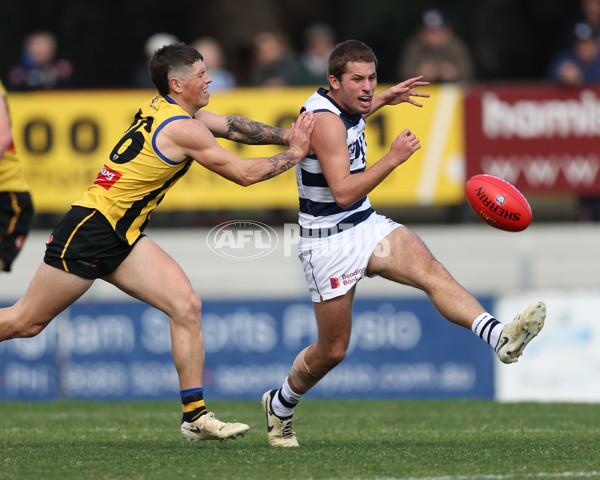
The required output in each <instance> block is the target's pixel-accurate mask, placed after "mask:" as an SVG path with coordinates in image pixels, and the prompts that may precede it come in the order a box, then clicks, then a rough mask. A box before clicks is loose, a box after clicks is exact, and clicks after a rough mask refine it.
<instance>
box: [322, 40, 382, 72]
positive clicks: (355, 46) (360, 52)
mask: <svg viewBox="0 0 600 480" xmlns="http://www.w3.org/2000/svg"><path fill="white" fill-rule="evenodd" d="M348 62H366V63H370V62H373V63H374V64H375V67H377V57H376V56H375V53H374V52H373V50H371V48H370V47H369V46H367V45H365V44H364V43H363V42H361V41H359V40H346V41H344V42H342V43H338V44H337V45H336V47H335V48H334V49H333V51H332V52H331V54H330V55H329V64H328V66H327V74H328V75H333V76H334V77H335V78H337V79H340V78H342V75H343V74H344V73H345V72H346V65H347V64H348Z"/></svg>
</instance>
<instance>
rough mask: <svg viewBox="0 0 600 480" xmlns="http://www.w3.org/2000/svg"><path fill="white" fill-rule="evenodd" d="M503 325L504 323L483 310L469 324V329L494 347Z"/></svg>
mask: <svg viewBox="0 0 600 480" xmlns="http://www.w3.org/2000/svg"><path fill="white" fill-rule="evenodd" d="M504 326H505V325H504V323H500V322H499V321H498V320H496V319H495V318H494V317H492V316H491V315H490V314H489V313H487V312H485V313H482V314H481V315H479V316H478V317H477V318H476V319H475V321H474V322H473V325H471V330H473V333H475V335H477V336H478V337H479V338H481V339H483V340H485V341H486V342H487V343H488V344H489V345H491V346H492V348H496V345H497V344H498V340H500V334H501V333H502V329H503V328H504Z"/></svg>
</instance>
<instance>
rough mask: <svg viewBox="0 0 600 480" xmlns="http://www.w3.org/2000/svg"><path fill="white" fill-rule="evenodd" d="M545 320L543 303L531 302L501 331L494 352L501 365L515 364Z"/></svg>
mask: <svg viewBox="0 0 600 480" xmlns="http://www.w3.org/2000/svg"><path fill="white" fill-rule="evenodd" d="M545 320H546V305H545V304H544V302H533V303H532V304H531V305H529V306H528V307H527V308H526V309H525V311H524V312H523V313H520V314H518V315H517V316H516V317H515V318H514V320H513V321H512V322H511V323H509V324H508V325H506V326H505V327H504V328H503V329H502V333H501V334H500V339H499V340H498V344H497V345H496V348H495V351H496V355H498V358H499V359H500V361H501V362H503V363H514V362H516V361H517V360H518V359H519V357H520V356H521V354H522V353H523V350H524V349H525V347H526V346H527V344H528V343H529V342H531V340H533V339H534V338H535V336H536V335H537V334H538V333H540V331H541V330H542V328H543V327H544V321H545Z"/></svg>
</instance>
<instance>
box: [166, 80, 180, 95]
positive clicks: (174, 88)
mask: <svg viewBox="0 0 600 480" xmlns="http://www.w3.org/2000/svg"><path fill="white" fill-rule="evenodd" d="M169 87H170V88H169V89H170V90H171V92H175V93H181V90H182V89H181V81H180V80H179V78H177V77H171V78H169Z"/></svg>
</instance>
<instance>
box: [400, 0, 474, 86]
mask: <svg viewBox="0 0 600 480" xmlns="http://www.w3.org/2000/svg"><path fill="white" fill-rule="evenodd" d="M397 73H398V75H399V76H400V77H401V78H410V77H415V76H417V75H423V78H424V79H425V80H427V81H429V82H431V83H441V82H465V81H470V80H473V78H474V76H475V68H474V65H473V60H472V58H471V52H470V51H469V48H468V47H467V44H466V43H465V42H464V41H463V40H462V39H461V38H459V37H457V36H456V35H455V33H454V31H453V29H452V27H451V26H450V25H449V24H448V23H447V22H446V20H445V19H444V16H443V15H442V13H441V12H440V11H439V10H434V9H430V10H426V11H425V12H424V13H423V17H422V23H421V25H420V26H419V28H418V30H417V32H416V34H415V35H414V36H413V37H411V38H410V39H409V40H408V41H407V43H406V44H405V46H404V47H403V48H402V51H401V56H400V58H399V59H398V67H397Z"/></svg>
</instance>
